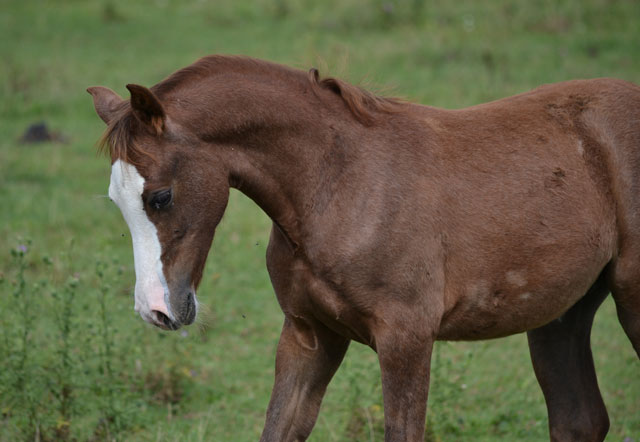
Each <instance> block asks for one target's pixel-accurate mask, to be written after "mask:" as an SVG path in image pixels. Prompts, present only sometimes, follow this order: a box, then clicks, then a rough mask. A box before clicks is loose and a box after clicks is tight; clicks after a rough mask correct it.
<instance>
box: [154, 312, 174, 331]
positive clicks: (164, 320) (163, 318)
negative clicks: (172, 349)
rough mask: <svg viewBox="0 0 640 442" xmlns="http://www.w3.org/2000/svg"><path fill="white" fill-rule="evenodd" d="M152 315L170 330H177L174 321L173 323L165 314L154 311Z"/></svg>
mask: <svg viewBox="0 0 640 442" xmlns="http://www.w3.org/2000/svg"><path fill="white" fill-rule="evenodd" d="M152 313H153V314H155V315H156V318H155V319H156V321H157V322H159V323H160V324H162V325H164V326H165V327H167V328H168V329H169V330H175V329H176V328H177V327H176V325H175V324H174V323H173V321H171V319H169V317H168V316H167V315H165V314H164V313H162V312H160V311H158V310H152Z"/></svg>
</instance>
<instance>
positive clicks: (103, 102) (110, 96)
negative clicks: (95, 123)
mask: <svg viewBox="0 0 640 442" xmlns="http://www.w3.org/2000/svg"><path fill="white" fill-rule="evenodd" d="M87 92H89V93H90V94H91V96H92V97H93V106H94V107H95V108H96V112H97V113H98V116H99V117H100V118H102V121H104V122H105V123H107V124H109V123H110V122H111V121H112V120H113V117H114V116H115V113H116V109H117V108H118V105H119V104H120V103H122V98H120V96H119V95H118V94H116V93H115V92H113V91H112V90H111V89H109V88H108V87H103V86H93V87H90V88H88V89H87Z"/></svg>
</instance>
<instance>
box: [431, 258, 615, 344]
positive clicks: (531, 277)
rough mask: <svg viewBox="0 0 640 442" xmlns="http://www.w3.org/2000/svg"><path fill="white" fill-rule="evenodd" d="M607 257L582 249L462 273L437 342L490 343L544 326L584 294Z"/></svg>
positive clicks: (450, 287) (452, 288)
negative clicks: (487, 340) (526, 263)
mask: <svg viewBox="0 0 640 442" xmlns="http://www.w3.org/2000/svg"><path fill="white" fill-rule="evenodd" d="M569 248H570V247H569ZM580 256H582V257H581V258H580ZM610 259H611V255H610V253H608V251H607V250H604V249H600V250H597V251H595V253H594V250H593V248H591V247H588V246H586V247H584V248H582V250H580V249H575V248H573V249H572V250H571V252H570V253H569V252H566V253H557V254H554V255H547V256H541V257H539V258H538V259H537V260H535V262H534V263H532V264H531V265H528V266H520V267H518V266H513V265H511V266H510V265H509V263H508V262H502V263H501V264H502V265H500V266H499V267H498V268H496V269H493V270H491V269H485V271H484V272H468V273H467V275H465V276H462V275H464V273H463V272H460V273H459V274H460V275H461V277H460V278H457V279H454V280H456V281H458V282H455V283H452V284H449V285H448V287H447V290H446V292H447V293H445V304H447V302H446V301H447V300H449V301H450V302H449V306H448V308H446V311H445V314H444V316H443V319H442V321H441V324H440V329H439V333H438V339H441V340H477V339H491V338H498V337H503V336H508V335H512V334H516V333H521V332H524V331H527V330H532V329H534V328H537V327H540V326H542V325H544V324H547V323H548V322H550V321H552V320H554V319H557V318H559V317H561V316H562V315H563V314H564V313H565V312H566V311H567V310H568V309H569V308H570V307H571V306H573V305H574V304H575V303H576V302H578V300H579V299H580V298H582V297H583V296H584V295H585V294H586V293H587V291H588V290H589V288H590V287H591V286H592V285H593V283H594V282H595V281H596V280H597V278H598V276H599V275H600V273H601V272H602V270H603V269H604V267H605V266H606V265H607V263H608V262H609V260H610ZM456 273H457V272H456ZM452 277H453V275H449V277H448V280H451V279H450V278H452Z"/></svg>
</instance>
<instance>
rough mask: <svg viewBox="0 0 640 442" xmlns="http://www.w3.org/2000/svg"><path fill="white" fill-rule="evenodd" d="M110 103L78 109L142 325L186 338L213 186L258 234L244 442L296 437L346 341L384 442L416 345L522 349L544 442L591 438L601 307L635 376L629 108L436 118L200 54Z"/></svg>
mask: <svg viewBox="0 0 640 442" xmlns="http://www.w3.org/2000/svg"><path fill="white" fill-rule="evenodd" d="M127 89H128V90H129V92H130V99H122V98H121V97H119V96H118V95H117V94H116V93H115V92H113V91H112V90H110V89H108V88H105V87H100V86H98V87H91V88H89V89H88V92H89V93H90V94H91V95H92V96H93V100H94V106H95V110H96V112H97V113H98V115H99V116H100V118H101V119H102V120H103V121H104V122H105V123H106V124H107V129H106V131H105V133H104V135H103V138H102V144H101V145H102V148H103V149H104V150H107V151H108V153H109V155H110V158H111V179H110V184H109V196H110V198H111V199H112V200H113V201H114V202H115V203H116V205H117V206H118V207H119V208H120V210H121V212H122V215H123V217H124V219H125V221H126V222H127V224H128V226H129V228H130V231H131V237H132V242H133V254H134V266H135V274H136V284H135V290H134V293H135V310H136V311H138V312H139V314H140V315H141V317H142V318H143V319H144V320H146V321H148V322H149V323H151V324H154V325H156V326H158V327H160V328H163V329H169V330H176V329H178V328H179V327H181V326H183V325H187V324H190V323H192V322H193V321H194V318H195V316H196V312H197V310H198V303H197V299H196V289H197V287H198V284H199V283H200V280H201V278H202V273H203V268H204V264H205V260H206V258H207V255H208V253H209V249H210V247H211V244H212V240H213V236H214V232H215V229H216V226H217V225H218V223H219V222H220V220H221V218H222V215H223V213H224V211H225V208H226V205H227V201H228V195H229V190H230V188H231V187H233V188H236V189H238V190H239V191H241V192H243V193H244V194H245V195H247V196H248V197H249V198H251V199H252V200H253V201H254V202H255V203H256V204H257V205H258V206H260V208H261V209H262V210H263V211H264V212H266V214H267V215H268V216H269V217H270V218H271V220H272V221H273V227H272V230H271V233H270V240H269V245H268V248H267V269H268V272H269V276H270V279H271V282H272V285H273V288H274V290H275V293H276V297H277V300H278V302H279V304H280V306H281V308H282V311H283V312H284V318H285V319H284V325H283V327H282V333H281V335H280V338H279V342H278V346H277V354H276V364H275V383H274V386H273V391H272V395H271V399H270V402H269V405H268V409H267V412H266V422H265V426H264V430H263V433H262V436H261V440H262V441H302V440H305V439H306V438H307V437H308V436H309V434H310V433H311V430H312V428H313V426H314V423H315V421H316V418H317V416H318V411H319V408H320V403H321V400H322V398H323V395H324V393H325V390H326V387H327V385H328V383H329V382H330V380H331V378H332V376H333V375H334V373H335V372H336V370H337V368H338V366H339V365H340V363H341V361H342V359H343V357H344V355H345V352H346V351H347V348H348V346H349V343H350V342H351V341H352V340H355V341H357V342H360V343H363V344H365V345H368V346H370V347H371V348H372V349H373V350H374V351H375V352H377V356H378V359H379V363H380V369H381V378H382V394H383V405H384V422H385V440H386V441H388V442H391V441H419V440H423V438H424V429H425V416H426V404H427V394H428V386H429V369H430V359H431V353H432V347H433V344H434V341H436V340H481V339H492V338H498V337H503V336H507V335H512V334H515V333H522V332H526V333H527V336H528V344H529V348H530V353H531V358H532V361H533V367H534V371H535V375H536V377H537V379H538V381H539V384H540V387H541V388H542V392H543V395H544V398H545V401H546V405H547V410H548V425H549V432H550V438H551V440H554V441H569V440H571V441H573V440H584V441H601V440H603V439H604V437H605V435H606V433H607V432H608V429H609V418H608V415H607V411H606V408H605V405H604V403H603V400H602V397H601V395H600V391H599V389H598V384H597V379H596V374H595V370H594V364H593V358H592V354H591V348H590V331H591V326H592V322H593V318H594V315H595V312H596V310H597V309H598V307H599V306H600V304H601V303H602V302H603V300H604V299H605V298H606V297H607V296H608V295H609V293H611V294H612V296H613V299H614V300H615V305H616V309H617V315H618V318H619V321H620V323H621V325H622V327H623V329H624V331H625V332H626V335H627V336H628V338H629V339H630V341H631V343H632V346H633V348H634V350H635V351H636V353H638V355H639V356H640V267H639V266H638V263H640V87H638V86H636V85H634V84H632V83H628V82H625V81H622V80H616V79H593V80H575V81H568V82H563V83H557V84H550V85H544V86H541V87H539V88H537V89H534V90H532V91H529V92H526V93H523V94H520V95H516V96H512V97H509V98H505V99H501V100H498V101H494V102H490V103H486V104H480V105H477V106H473V107H469V108H464V109H458V110H445V109H440V108H435V107H429V106H423V105H419V104H415V103H411V102H409V101H406V100H400V99H394V98H385V97H380V96H377V95H375V94H373V93H371V92H368V91H366V90H364V89H362V88H360V87H358V86H354V85H352V84H349V83H348V82H345V81H343V80H340V79H337V78H332V77H325V78H323V77H321V76H320V75H319V73H318V71H317V70H316V69H311V70H310V71H309V72H304V71H301V70H297V69H293V68H290V67H286V66H282V65H278V64H274V63H270V62H266V61H261V60H257V59H252V58H246V57H236V56H219V55H217V56H208V57H205V58H202V59H200V60H198V61H196V62H195V63H194V64H192V65H190V66H188V67H185V68H183V69H181V70H179V71H177V72H175V73H174V74H172V75H170V76H169V77H168V78H166V79H165V80H163V81H162V82H160V83H158V84H156V85H155V86H153V87H151V88H147V87H144V86H140V85H136V84H129V85H127Z"/></svg>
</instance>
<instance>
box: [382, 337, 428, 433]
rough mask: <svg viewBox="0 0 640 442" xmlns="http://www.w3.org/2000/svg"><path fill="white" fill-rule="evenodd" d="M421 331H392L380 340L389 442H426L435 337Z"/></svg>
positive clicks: (386, 427)
mask: <svg viewBox="0 0 640 442" xmlns="http://www.w3.org/2000/svg"><path fill="white" fill-rule="evenodd" d="M419 330H420V329H419V328H412V327H407V326H406V325H405V326H403V327H402V328H400V327H397V328H396V327H389V328H388V329H387V330H386V331H385V332H384V333H383V334H382V335H378V336H376V351H377V352H378V359H379V361H380V371H381V374H382V396H383V401H384V438H385V442H400V441H403V442H405V441H406V442H411V441H414V442H415V441H423V440H424V427H425V418H426V413H427V395H428V392H429V370H430V365H431V352H432V349H433V342H434V337H433V334H432V333H428V332H426V331H425V332H420V331H419Z"/></svg>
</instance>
